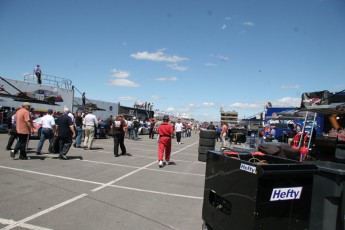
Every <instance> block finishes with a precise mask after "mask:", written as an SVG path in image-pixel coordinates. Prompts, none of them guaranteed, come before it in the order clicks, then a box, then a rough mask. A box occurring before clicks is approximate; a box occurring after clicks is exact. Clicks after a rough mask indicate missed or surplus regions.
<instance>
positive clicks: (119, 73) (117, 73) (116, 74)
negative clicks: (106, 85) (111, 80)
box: [111, 69, 130, 78]
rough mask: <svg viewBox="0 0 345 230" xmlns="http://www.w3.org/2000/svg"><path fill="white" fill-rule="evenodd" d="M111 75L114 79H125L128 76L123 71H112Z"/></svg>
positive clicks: (126, 72)
mask: <svg viewBox="0 0 345 230" xmlns="http://www.w3.org/2000/svg"><path fill="white" fill-rule="evenodd" d="M111 75H112V76H113V77H115V78H127V77H128V76H129V75H130V72H128V71H124V70H117V69H112V70H111Z"/></svg>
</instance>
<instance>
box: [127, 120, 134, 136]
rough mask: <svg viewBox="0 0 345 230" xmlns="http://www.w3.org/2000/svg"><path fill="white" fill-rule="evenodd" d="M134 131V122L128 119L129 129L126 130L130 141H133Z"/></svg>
mask: <svg viewBox="0 0 345 230" xmlns="http://www.w3.org/2000/svg"><path fill="white" fill-rule="evenodd" d="M132 131H133V121H132V119H131V118H128V119H127V128H126V135H127V138H128V139H131V135H132Z"/></svg>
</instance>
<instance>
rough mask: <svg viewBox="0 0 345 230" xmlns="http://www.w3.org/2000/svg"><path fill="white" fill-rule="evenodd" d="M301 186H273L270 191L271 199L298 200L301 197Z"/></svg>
mask: <svg viewBox="0 0 345 230" xmlns="http://www.w3.org/2000/svg"><path fill="white" fill-rule="evenodd" d="M301 193H302V187H292V188H275V189H273V191H272V195H271V200H270V201H277V200H298V199H300V198H301Z"/></svg>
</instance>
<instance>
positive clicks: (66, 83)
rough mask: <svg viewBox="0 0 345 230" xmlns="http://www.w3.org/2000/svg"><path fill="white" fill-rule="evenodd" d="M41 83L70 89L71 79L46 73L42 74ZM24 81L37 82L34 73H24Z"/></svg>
mask: <svg viewBox="0 0 345 230" xmlns="http://www.w3.org/2000/svg"><path fill="white" fill-rule="evenodd" d="M41 79H42V84H44V85H50V86H54V87H58V88H65V89H72V81H71V80H69V79H66V78H61V77H56V76H52V75H48V74H42V76H41ZM24 81H28V82H35V83H37V77H36V75H35V74H30V73H29V74H25V75H24Z"/></svg>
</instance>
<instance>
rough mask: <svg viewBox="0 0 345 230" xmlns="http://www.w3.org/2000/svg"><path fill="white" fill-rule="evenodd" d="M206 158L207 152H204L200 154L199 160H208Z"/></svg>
mask: <svg viewBox="0 0 345 230" xmlns="http://www.w3.org/2000/svg"><path fill="white" fill-rule="evenodd" d="M206 160H207V154H203V153H199V154H198V161H201V162H206Z"/></svg>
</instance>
